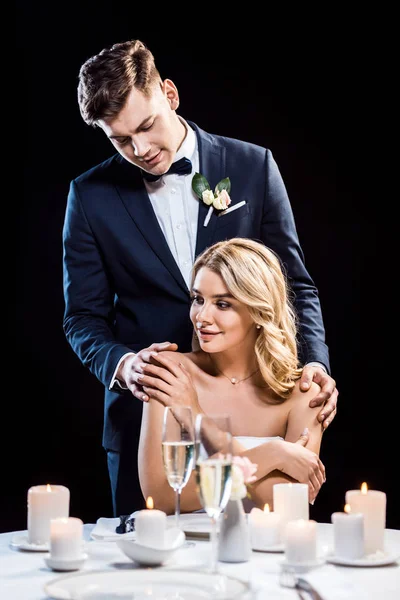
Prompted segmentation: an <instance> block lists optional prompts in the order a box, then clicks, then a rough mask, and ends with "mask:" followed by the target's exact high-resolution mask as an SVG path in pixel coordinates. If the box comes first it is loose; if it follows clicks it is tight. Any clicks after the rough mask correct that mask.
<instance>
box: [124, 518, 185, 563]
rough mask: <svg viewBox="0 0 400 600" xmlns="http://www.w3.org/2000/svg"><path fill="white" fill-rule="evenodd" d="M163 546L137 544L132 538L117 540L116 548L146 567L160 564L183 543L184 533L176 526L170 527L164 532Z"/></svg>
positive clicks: (170, 556)
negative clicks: (153, 546)
mask: <svg viewBox="0 0 400 600" xmlns="http://www.w3.org/2000/svg"><path fill="white" fill-rule="evenodd" d="M165 536H166V539H165V546H166V547H165V548H151V547H150V546H144V545H143V544H138V543H137V542H135V541H134V540H118V541H117V542H116V544H117V546H118V548H120V550H122V552H123V553H124V554H125V555H126V556H127V557H128V558H130V559H131V560H134V561H135V562H137V563H139V564H140V565H145V566H148V567H155V566H157V565H162V564H163V563H164V562H166V561H167V560H169V559H170V558H172V556H173V555H174V554H175V552H176V551H177V550H179V548H182V546H183V545H184V544H185V539H186V538H185V534H184V533H183V531H181V530H180V529H177V528H176V527H171V529H167V530H166V532H165Z"/></svg>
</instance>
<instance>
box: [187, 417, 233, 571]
mask: <svg viewBox="0 0 400 600" xmlns="http://www.w3.org/2000/svg"><path fill="white" fill-rule="evenodd" d="M195 440H196V485H197V493H198V495H199V498H200V502H201V504H202V506H203V508H204V510H205V511H206V513H207V515H208V516H209V517H210V519H211V534H210V541H211V572H212V573H217V556H218V520H219V517H220V515H221V513H222V511H223V510H224V508H225V506H226V505H227V503H228V500H229V497H230V494H231V488H232V433H231V425H230V417H229V415H226V414H224V415H198V417H197V418H196V424H195Z"/></svg>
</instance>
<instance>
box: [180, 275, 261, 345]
mask: <svg viewBox="0 0 400 600" xmlns="http://www.w3.org/2000/svg"><path fill="white" fill-rule="evenodd" d="M191 295H192V305H191V309H190V319H191V321H192V323H193V327H194V328H195V331H196V333H197V337H198V340H199V344H200V348H201V349H202V350H204V351H205V352H222V351H224V350H230V349H233V348H236V349H239V347H240V346H243V345H244V344H248V343H249V344H251V345H254V342H255V339H256V337H257V332H256V326H255V323H254V321H253V319H252V318H251V316H250V314H249V311H248V309H247V306H245V305H244V304H243V303H242V302H239V300H236V298H234V297H233V296H232V295H231V294H230V293H229V291H228V288H227V287H226V285H225V283H224V281H223V279H222V278H221V277H220V275H218V274H217V273H214V272H213V271H211V270H210V269H208V268H207V267H202V268H201V269H200V270H199V272H198V273H197V275H196V278H195V280H194V283H193V288H192V294H191Z"/></svg>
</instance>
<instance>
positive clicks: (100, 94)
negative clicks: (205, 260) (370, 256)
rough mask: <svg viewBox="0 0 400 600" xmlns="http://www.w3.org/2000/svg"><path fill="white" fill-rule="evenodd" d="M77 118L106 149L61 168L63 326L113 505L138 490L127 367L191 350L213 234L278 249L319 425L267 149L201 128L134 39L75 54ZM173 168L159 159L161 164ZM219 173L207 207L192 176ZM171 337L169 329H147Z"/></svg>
mask: <svg viewBox="0 0 400 600" xmlns="http://www.w3.org/2000/svg"><path fill="white" fill-rule="evenodd" d="M78 101H79V107H80V111H81V115H82V117H83V119H84V121H85V122H86V123H87V124H89V125H92V126H95V127H100V128H101V129H102V130H103V131H104V133H105V134H106V135H107V137H108V138H109V139H110V141H111V143H112V144H113V145H114V147H115V148H116V150H117V154H115V155H113V156H111V157H110V158H109V159H108V160H106V161H105V162H103V163H101V164H99V165H97V166H95V167H93V168H92V169H90V170H89V171H87V172H85V173H83V174H82V175H80V176H79V177H77V178H76V179H74V180H73V181H72V182H71V185H70V191H69V195H68V202H67V208H66V214H65V222H64V229H63V246H64V296H65V315H64V331H65V335H66V337H67V340H68V342H69V343H70V344H71V347H72V348H73V350H74V352H75V353H76V354H77V356H78V357H79V358H80V360H81V361H82V363H83V364H84V365H85V366H87V367H88V368H89V369H90V371H91V372H92V373H93V374H94V375H95V376H96V377H97V378H98V379H99V380H100V381H101V382H102V383H103V384H104V386H105V413H104V431H103V445H104V448H105V449H106V451H107V457H108V468H109V474H110V481H111V489H112V498H113V510H114V514H115V515H116V516H117V515H121V514H129V513H131V512H132V511H133V510H135V509H136V508H137V507H138V503H139V502H141V501H142V498H141V497H140V490H139V487H138V478H137V444H138V436H139V431H140V418H141V409H142V404H141V402H137V401H135V400H134V398H132V395H133V396H135V397H136V398H138V399H140V400H144V401H146V396H145V394H144V393H143V390H142V389H141V387H140V386H139V385H138V383H137V381H136V377H137V375H138V374H140V373H141V372H142V371H141V365H143V363H144V362H148V361H149V360H151V354H152V353H153V352H157V351H161V350H162V349H168V350H173V349H176V348H177V347H179V350H180V351H181V352H186V351H189V350H190V348H191V341H192V333H193V332H192V327H191V323H190V320H189V304H190V294H189V286H190V271H191V267H192V265H193V261H194V259H195V257H196V256H197V255H198V254H199V253H200V252H202V251H203V250H204V249H205V248H206V247H208V246H210V245H211V244H213V243H214V242H216V241H219V240H223V239H229V238H232V237H248V238H252V239H256V240H259V241H262V242H263V243H265V244H266V245H267V246H268V247H269V248H271V249H272V250H274V251H275V252H276V253H277V254H278V256H279V257H280V259H281V261H282V263H283V265H284V268H285V269H286V272H287V275H288V278H289V283H290V285H291V287H292V289H293V292H294V294H295V307H296V310H297V313H298V318H299V325H300V332H299V354H300V358H301V361H302V364H305V365H307V367H306V368H305V369H304V371H303V376H302V386H303V387H304V389H306V388H308V386H309V383H310V381H311V380H314V381H315V382H317V383H318V384H319V385H320V387H321V390H320V392H319V394H318V395H317V396H316V397H315V399H314V400H313V402H314V403H316V404H320V405H322V407H323V408H322V409H321V412H320V419H321V422H323V427H326V426H327V425H328V424H329V423H330V422H331V421H332V419H333V418H334V416H335V414H336V403H337V396H338V392H337V389H336V384H335V381H334V379H332V377H331V376H330V366H329V352H328V348H327V345H326V343H325V331H324V325H323V320H322V315H321V307H320V303H319V299H318V292H317V289H316V287H315V285H314V283H313V281H312V279H311V277H310V275H309V273H308V272H307V270H306V268H305V264H304V258H303V252H302V249H301V247H300V243H299V240H298V236H297V232H296V227H295V222H294V218H293V214H292V210H291V206H290V202H289V199H288V196H287V193H286V189H285V185H284V183H283V180H282V177H281V175H280V173H279V170H278V167H277V165H276V163H275V161H274V159H273V156H272V154H271V152H270V150H268V149H266V148H262V147H260V146H256V145H254V144H250V143H246V142H242V141H238V140H234V139H230V138H226V137H221V136H217V135H212V134H209V133H207V132H205V131H203V130H202V129H200V128H199V127H198V126H197V125H196V124H195V123H192V122H190V121H187V120H185V119H183V118H182V117H181V116H179V115H178V114H177V112H176V111H177V109H178V106H179V95H178V90H177V88H176V86H175V84H174V83H173V82H172V81H171V80H170V79H164V80H162V79H161V77H160V74H159V72H158V70H157V68H156V66H155V63H154V57H153V55H152V54H151V52H150V51H149V50H148V49H147V48H146V47H145V45H144V44H143V43H142V42H140V41H138V40H131V41H128V42H124V43H120V44H115V45H114V46H113V47H111V48H108V49H104V50H103V51H102V52H100V53H99V54H98V55H97V56H94V57H92V58H90V59H89V60H87V61H86V62H85V63H84V64H83V65H82V67H81V70H80V74H79V86H78ZM170 168H171V171H170ZM196 172H198V173H201V174H202V175H203V176H205V178H206V179H207V181H208V182H209V183H210V186H211V187H212V188H214V186H215V185H216V184H217V183H218V182H220V181H221V180H222V179H225V178H229V179H230V181H231V191H230V198H231V204H230V205H229V207H228V209H227V210H222V209H219V210H218V209H211V210H210V209H209V206H208V205H207V204H206V203H205V202H202V201H201V200H200V199H199V198H198V197H197V196H196V194H195V193H194V192H193V190H192V185H191V184H192V179H193V176H194V174H195V173H196ZM155 340H170V341H171V343H169V342H166V343H163V344H162V343H154V342H155Z"/></svg>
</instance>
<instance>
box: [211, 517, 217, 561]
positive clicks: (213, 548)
mask: <svg viewBox="0 0 400 600" xmlns="http://www.w3.org/2000/svg"><path fill="white" fill-rule="evenodd" d="M210 542H211V573H217V572H218V532H217V519H216V518H214V517H211V531H210Z"/></svg>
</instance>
